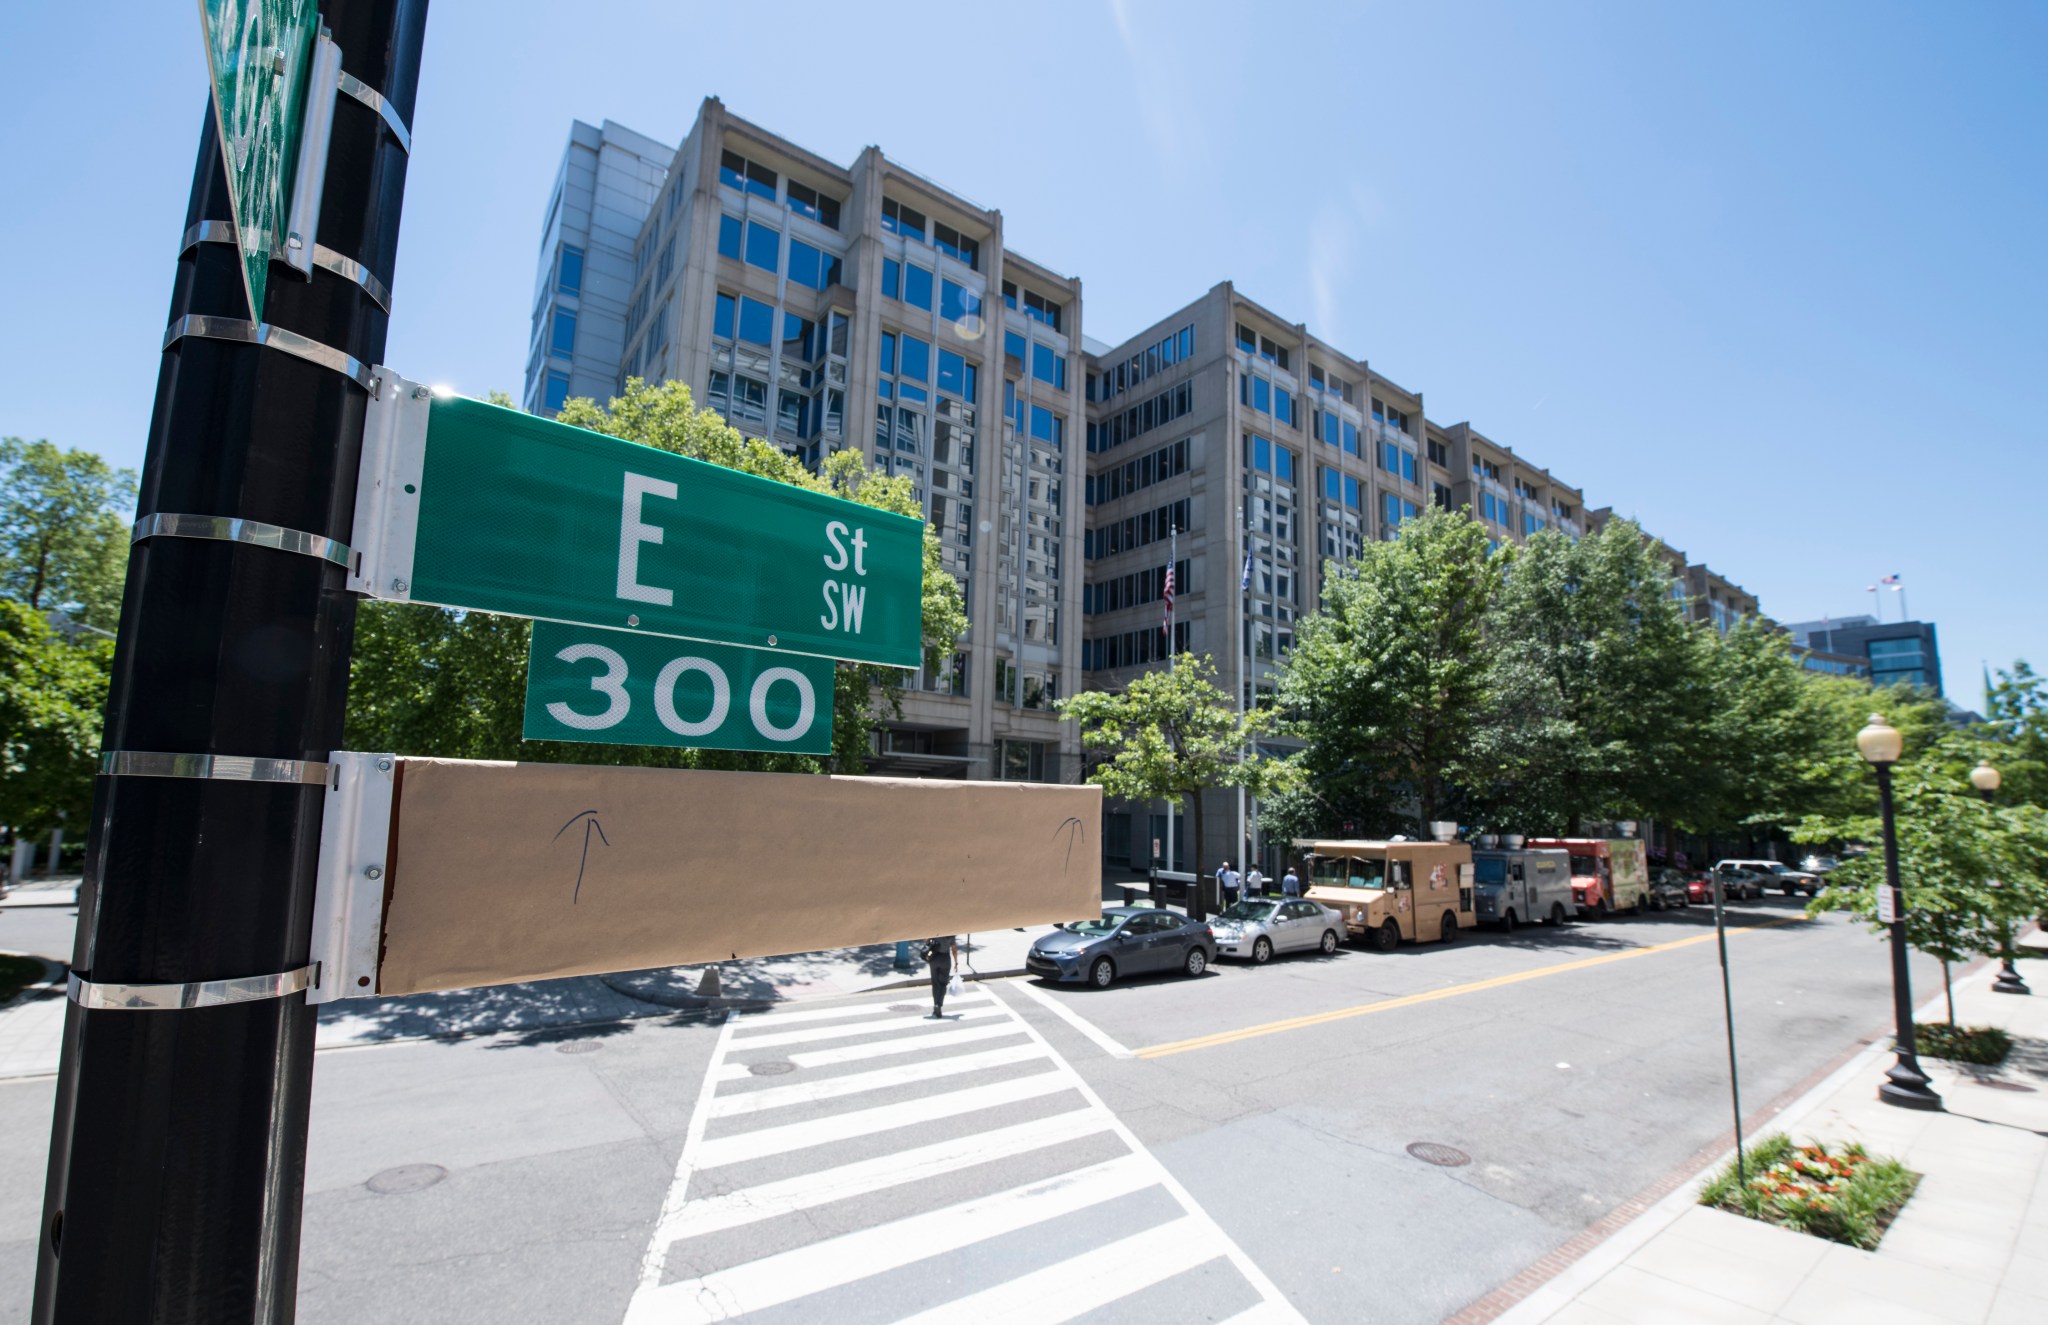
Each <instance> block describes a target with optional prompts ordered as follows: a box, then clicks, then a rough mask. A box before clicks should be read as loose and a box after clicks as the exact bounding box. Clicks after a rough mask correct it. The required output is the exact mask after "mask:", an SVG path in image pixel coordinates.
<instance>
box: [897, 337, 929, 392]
mask: <svg viewBox="0 0 2048 1325" xmlns="http://www.w3.org/2000/svg"><path fill="white" fill-rule="evenodd" d="M897 349H898V364H897V368H896V372H897V375H898V376H900V377H908V378H913V379H915V380H916V381H919V382H929V381H931V380H932V344H931V342H930V341H928V340H919V339H918V338H917V337H915V336H902V337H899V338H898V342H897Z"/></svg>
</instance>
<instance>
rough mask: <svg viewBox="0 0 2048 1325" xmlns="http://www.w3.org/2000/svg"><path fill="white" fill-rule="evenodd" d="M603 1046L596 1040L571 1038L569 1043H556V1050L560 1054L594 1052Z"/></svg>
mask: <svg viewBox="0 0 2048 1325" xmlns="http://www.w3.org/2000/svg"><path fill="white" fill-rule="evenodd" d="M602 1048H604V1046H603V1045H601V1044H599V1043H598V1042H597V1041H596V1040H571V1041H569V1042H568V1043H567V1044H558V1045H556V1046H555V1052H556V1053H558V1054H594V1053H596V1052H597V1051H598V1050H599V1049H602Z"/></svg>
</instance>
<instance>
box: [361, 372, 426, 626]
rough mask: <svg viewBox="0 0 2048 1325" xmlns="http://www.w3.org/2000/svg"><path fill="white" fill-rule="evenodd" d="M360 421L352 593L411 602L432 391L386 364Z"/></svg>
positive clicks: (378, 374)
mask: <svg viewBox="0 0 2048 1325" xmlns="http://www.w3.org/2000/svg"><path fill="white" fill-rule="evenodd" d="M375 372H376V375H377V377H378V379H379V380H380V381H381V382H382V384H383V388H384V389H383V390H381V391H379V392H378V393H377V394H376V395H375V396H373V397H372V398H371V400H370V404H369V409H368V411H367V413H366V415H365V417H364V420H363V456H362V463H361V466H360V468H359V469H358V470H357V476H356V522H355V529H354V531H353V532H352V533H351V535H350V538H349V542H350V544H351V546H353V547H354V548H355V549H356V565H355V569H354V570H353V571H351V572H350V574H349V577H348V587H349V589H350V591H351V592H354V593H359V594H365V595H367V596H369V597H371V598H382V599H386V600H388V601H391V602H398V603H405V602H411V601H412V592H411V589H412V563H413V549H414V547H415V546H416V545H417V543H418V541H419V529H420V484H421V483H422V482H423V481H424V475H425V473H426V466H427V417H428V406H429V404H430V402H431V400H432V397H433V392H432V391H430V390H429V389H428V388H426V387H424V386H422V385H420V384H419V383H418V382H409V381H407V380H406V379H405V378H403V377H400V376H399V375H398V374H397V373H395V372H393V371H391V370H390V369H389V368H385V367H382V366H379V367H378V368H377V369H376V370H375Z"/></svg>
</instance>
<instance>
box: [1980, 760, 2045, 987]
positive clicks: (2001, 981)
mask: <svg viewBox="0 0 2048 1325" xmlns="http://www.w3.org/2000/svg"><path fill="white" fill-rule="evenodd" d="M1978 794H1979V795H1981V796H1982V797H1983V798H1984V803H1985V804H1986V805H1989V804H1991V803H1992V801H1993V799H1994V798H1995V797H1996V796H1997V795H1998V793H1997V792H1995V791H1981V792H1979V793H1978ZM1991 886H1992V887H1994V888H1995V887H1997V886H1998V884H1997V883H1996V882H1995V881H1994V882H1993V883H1992V885H1991ZM1998 926H1999V936H1998V959H1999V971H1998V978H1997V979H1996V980H1994V981H1992V982H1991V992H1992V993H1994V994H2031V993H2033V992H2034V991H2033V990H2031V989H2029V988H2028V987H2027V982H2026V981H2025V980H2023V979H2021V978H2020V973H2019V970H2018V968H2016V967H2015V966H2014V965H2013V964H2012V956H2013V953H2012V917H2011V916H2000V917H1999V918H1998Z"/></svg>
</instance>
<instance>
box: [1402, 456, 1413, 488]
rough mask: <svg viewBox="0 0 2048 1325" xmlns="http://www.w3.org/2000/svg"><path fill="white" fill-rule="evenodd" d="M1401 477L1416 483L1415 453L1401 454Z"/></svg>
mask: <svg viewBox="0 0 2048 1325" xmlns="http://www.w3.org/2000/svg"><path fill="white" fill-rule="evenodd" d="M1401 477H1402V478H1405V479H1407V480H1408V481H1409V482H1410V483H1413V482H1414V481H1415V453H1414V452H1413V451H1403V452H1401Z"/></svg>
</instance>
